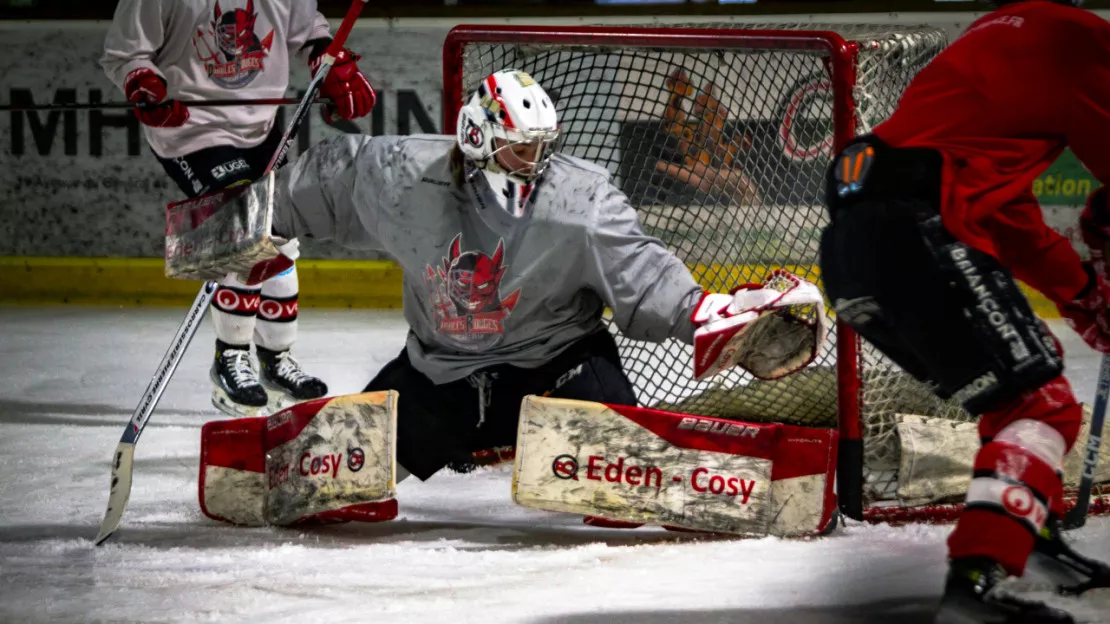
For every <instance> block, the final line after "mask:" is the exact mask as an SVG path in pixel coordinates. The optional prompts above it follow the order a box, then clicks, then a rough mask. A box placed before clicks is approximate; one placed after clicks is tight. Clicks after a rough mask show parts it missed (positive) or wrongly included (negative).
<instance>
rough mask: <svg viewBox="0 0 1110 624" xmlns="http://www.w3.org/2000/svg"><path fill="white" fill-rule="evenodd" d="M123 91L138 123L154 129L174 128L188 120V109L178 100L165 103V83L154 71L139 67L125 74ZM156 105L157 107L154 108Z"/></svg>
mask: <svg viewBox="0 0 1110 624" xmlns="http://www.w3.org/2000/svg"><path fill="white" fill-rule="evenodd" d="M123 85H124V86H123V91H124V93H125V94H126V95H127V101H128V102H134V103H135V104H144V105H146V106H143V107H141V108H140V107H136V108H135V116H136V117H138V118H139V121H140V122H142V123H144V124H146V125H148V126H153V127H155V128H175V127H177V126H180V125H182V124H184V123H185V122H186V121H188V120H189V108H188V107H187V106H185V105H184V104H182V103H181V102H180V101H178V100H169V101H166V81H165V80H163V79H162V77H161V76H159V75H158V74H156V73H154V71H152V70H150V69H147V68H145V67H141V68H139V69H136V70H135V71H133V72H131V73H130V74H127V79H126V80H124V81H123ZM154 105H157V106H154Z"/></svg>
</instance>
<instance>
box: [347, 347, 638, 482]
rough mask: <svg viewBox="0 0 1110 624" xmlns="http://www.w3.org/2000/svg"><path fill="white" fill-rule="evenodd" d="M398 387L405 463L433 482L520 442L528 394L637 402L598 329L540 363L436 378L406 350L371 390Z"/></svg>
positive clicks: (400, 452) (402, 462)
mask: <svg viewBox="0 0 1110 624" xmlns="http://www.w3.org/2000/svg"><path fill="white" fill-rule="evenodd" d="M375 390H396V391H397V392H398V393H399V394H400V398H399V399H398V402H397V463H399V464H400V465H401V466H402V467H404V468H405V470H408V471H409V472H410V473H412V474H413V475H415V476H416V477H418V478H420V479H421V480H424V479H427V478H428V477H431V476H432V475H433V474H435V473H436V472H437V471H439V470H440V469H441V468H443V467H445V466H450V467H451V468H453V469H455V470H459V471H466V470H467V469H470V468H473V467H474V464H473V458H474V454H475V453H477V452H481V451H486V450H489V449H494V448H497V447H505V446H508V447H512V446H515V444H516V434H517V421H518V420H519V417H520V404H521V401H522V400H523V399H524V396H525V395H529V394H532V395H542V396H550V397H557V398H564V399H578V400H583V401H596V402H601V403H610V404H615V405H636V394H635V392H634V390H633V389H632V383H631V382H630V381H629V380H628V377H627V376H626V375H625V374H624V370H623V369H622V367H621V362H620V354H619V353H618V352H617V345H616V342H615V341H614V340H613V337H612V336H611V335H610V334H609V332H608V331H605V330H602V331H599V332H596V333H594V334H591V335H589V336H587V337H585V338H583V339H581V340H579V341H578V342H577V343H575V344H573V345H571V346H570V347H569V348H568V349H567V350H566V351H564V352H562V353H560V354H559V355H557V356H555V358H553V359H552V360H551V361H550V362H548V363H547V364H544V365H543V366H540V367H538V368H518V367H515V366H508V365H500V366H494V367H491V368H488V369H484V370H482V371H479V372H477V373H475V374H473V375H470V376H469V377H467V378H465V379H461V380H458V381H453V382H449V383H445V384H438V385H437V384H435V383H432V381H431V380H430V379H428V377H426V376H425V375H424V374H423V373H421V372H420V371H418V370H416V369H415V368H414V367H413V365H412V363H411V362H410V361H409V356H408V352H407V351H405V350H403V351H401V354H400V355H399V356H397V358H396V359H395V360H393V361H392V362H390V363H389V364H386V365H385V367H384V368H382V370H381V372H379V373H378V375H377V376H376V377H374V379H373V380H372V381H371V382H370V383H369V384H368V385H367V386H366V389H365V390H364V392H371V391H375Z"/></svg>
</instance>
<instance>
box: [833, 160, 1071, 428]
mask: <svg viewBox="0 0 1110 624" xmlns="http://www.w3.org/2000/svg"><path fill="white" fill-rule="evenodd" d="M867 140H868V139H865V140H864V141H863V142H859V143H854V144H853V145H850V146H849V147H848V148H847V149H846V150H845V152H843V153H842V154H841V155H840V156H839V157H838V159H837V160H834V166H833V168H832V169H831V170H830V173H829V187H828V190H829V192H830V193H832V194H833V195H832V196H831V199H830V201H829V204H830V210H831V211H832V214H833V220H832V224H831V225H830V226H829V227H828V228H827V229H826V230H825V232H824V233H823V235H822V240H821V270H822V277H823V279H824V281H825V288H826V291H827V293H828V295H829V298H830V299H831V300H832V302H833V305H834V307H835V309H836V311H837V314H838V316H839V317H840V318H841V320H843V321H844V322H846V323H847V324H848V325H850V326H852V327H853V328H854V329H856V330H857V331H858V332H859V333H860V334H861V335H862V336H863V337H864V338H866V339H868V340H869V341H871V342H872V343H874V344H875V346H876V347H878V348H879V349H880V350H881V351H883V352H884V353H885V354H886V355H887V356H888V357H890V358H891V359H892V360H894V361H895V362H896V363H897V364H899V365H900V366H901V367H902V368H904V369H906V370H907V371H908V372H909V373H910V374H912V375H914V376H915V377H916V378H918V379H919V380H921V381H924V382H926V383H929V384H930V385H931V386H932V388H933V389H934V391H935V392H936V393H937V394H938V395H939V396H940V397H942V398H949V397H956V398H957V399H958V400H959V401H961V402H962V403H963V404H964V406H965V407H966V408H967V409H968V411H971V412H973V413H982V412H984V411H986V410H988V409H991V408H992V407H994V406H997V405H999V404H1001V403H1002V402H1005V401H1007V400H1011V399H1013V398H1016V397H1017V396H1018V395H1019V394H1020V393H1021V392H1024V391H1026V390H1031V389H1033V388H1037V387H1039V386H1041V385H1043V384H1045V383H1047V382H1049V381H1050V380H1052V379H1054V378H1056V377H1058V376H1059V375H1060V373H1061V371H1062V370H1063V362H1062V358H1061V356H1060V352H1059V349H1058V347H1057V345H1056V342H1055V340H1054V339H1053V337H1052V335H1051V334H1050V333H1049V332H1048V330H1047V329H1046V328H1045V326H1044V324H1043V323H1042V322H1041V321H1040V320H1039V319H1038V318H1037V317H1036V315H1034V314H1033V311H1032V309H1031V308H1030V306H1029V302H1028V301H1027V300H1026V299H1025V296H1024V295H1023V294H1022V293H1021V291H1020V290H1019V289H1018V287H1017V284H1016V282H1015V281H1014V279H1013V277H1012V275H1011V274H1010V272H1009V271H1008V270H1007V269H1006V268H1004V267H1003V266H1002V265H1001V264H999V263H998V261H997V260H995V259H994V258H993V257H991V256H990V255H988V254H986V253H983V252H981V251H978V250H976V249H973V248H971V247H968V246H967V245H965V244H963V243H961V242H959V241H958V240H956V239H955V237H953V236H952V235H951V234H950V233H949V232H948V231H947V230H946V229H945V228H944V226H943V223H942V221H941V218H940V216H939V214H938V212H937V205H938V204H937V203H936V202H937V199H936V198H937V196H938V194H939V188H940V174H939V165H938V162H939V161H937V160H936V158H934V157H933V156H931V155H930V154H929V151H928V150H895V149H892V148H889V147H887V146H884V145H882V144H881V143H880V142H878V141H877V140H874V139H873V138H872V139H870V140H871V141H873V143H868V142H867ZM867 148H871V149H870V151H868V152H863V151H861V150H866V149H867ZM861 154H862V155H863V156H864V157H865V158H864V160H862V161H860V162H861V163H869V164H864V165H861V166H860V167H859V169H860V170H861V171H863V175H861V176H860V177H859V178H858V179H856V181H855V182H852V183H851V184H848V185H845V184H844V183H842V182H840V180H839V178H843V177H844V173H843V171H841V172H840V173H839V174H838V173H837V170H838V165H837V163H843V162H844V159H845V158H851V159H852V162H853V165H854V163H855V160H856V159H857V157H858V156H860V155H861ZM868 159H870V160H868ZM884 162H885V164H884ZM840 169H842V168H840ZM852 170H853V171H854V168H853V169H852ZM901 180H908V182H907V183H906V184H904V185H900V184H899V183H898V182H899V181H901ZM845 188H847V189H848V190H847V192H846V193H844V194H840V193H839V191H840V190H844V189H845Z"/></svg>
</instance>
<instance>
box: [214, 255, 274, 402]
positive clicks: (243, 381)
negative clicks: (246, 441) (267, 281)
mask: <svg viewBox="0 0 1110 624" xmlns="http://www.w3.org/2000/svg"><path fill="white" fill-rule="evenodd" d="M260 304H261V290H260V289H259V288H258V287H257V286H247V285H246V284H244V283H243V282H241V281H239V280H238V278H236V277H235V276H234V275H228V276H227V277H225V278H223V279H222V280H220V284H219V287H218V288H217V289H216V294H215V296H214V297H213V298H212V326H213V328H214V329H215V330H216V358H215V361H213V362H212V369H211V372H210V375H211V378H212V384H213V388H212V404H213V405H215V406H216V407H217V408H218V409H219V410H221V411H223V412H225V413H227V414H229V415H231V416H259V415H262V414H261V410H262V408H264V407H266V405H267V403H268V401H269V396H268V395H267V393H266V390H265V389H264V388H263V386H262V383H261V382H260V380H259V379H258V373H257V370H256V369H255V366H254V364H253V362H252V361H251V336H252V335H253V334H254V332H255V325H256V320H255V315H256V314H257V313H258V308H259V306H260Z"/></svg>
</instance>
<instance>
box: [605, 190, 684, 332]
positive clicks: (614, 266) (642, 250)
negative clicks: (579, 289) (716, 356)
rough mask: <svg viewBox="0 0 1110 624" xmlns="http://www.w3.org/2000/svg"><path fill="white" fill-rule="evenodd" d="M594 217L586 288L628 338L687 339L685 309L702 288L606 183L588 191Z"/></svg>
mask: <svg viewBox="0 0 1110 624" xmlns="http://www.w3.org/2000/svg"><path fill="white" fill-rule="evenodd" d="M594 197H595V198H596V202H597V204H596V206H597V211H596V221H595V222H594V224H593V226H592V227H590V228H589V230H588V237H589V238H588V241H587V245H588V249H587V250H586V254H587V255H586V262H587V264H588V266H587V274H588V276H589V282H590V286H591V287H592V289H593V290H594V291H595V292H597V294H598V295H599V296H600V297H601V298H602V300H603V301H605V303H606V304H607V305H608V306H609V308H610V309H611V310H612V311H613V320H614V321H615V322H616V323H617V327H619V328H620V330H621V332H623V333H624V334H625V335H627V336H629V337H630V338H634V339H637V340H648V341H651V342H661V341H663V340H666V339H667V338H669V337H674V338H677V339H679V340H682V341H683V342H686V343H688V344H692V343H693V339H694V325H693V323H692V322H691V320H690V313H691V311H692V310H693V308H694V306H695V305H697V302H698V299H700V298H701V295H702V288H701V286H699V285H698V283H697V282H695V281H694V278H693V276H692V275H691V274H690V270H689V269H688V268H686V265H685V264H683V262H682V261H681V260H679V259H678V258H677V257H675V255H674V254H672V253H671V252H670V251H669V250H668V249H667V248H666V247H665V246H664V245H663V243H662V242H660V241H659V239H656V238H654V237H651V236H648V235H647V234H645V233H644V231H643V229H642V228H641V226H640V221H639V219H638V218H637V216H636V210H635V209H634V208H633V207H632V206H631V205H630V204H629V202H628V198H627V197H626V196H625V195H624V193H622V192H621V191H620V190H618V189H617V188H616V187H615V186H613V185H612V184H611V183H609V182H608V181H604V182H601V183H600V184H599V185H598V187H597V188H596V189H595V190H594Z"/></svg>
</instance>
